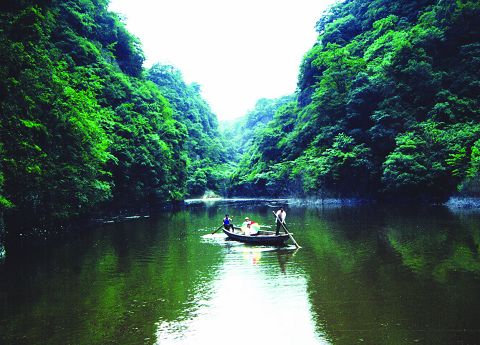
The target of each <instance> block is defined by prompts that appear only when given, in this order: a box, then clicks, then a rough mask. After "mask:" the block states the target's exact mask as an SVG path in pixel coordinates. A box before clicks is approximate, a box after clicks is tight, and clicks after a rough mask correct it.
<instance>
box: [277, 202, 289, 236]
mask: <svg viewBox="0 0 480 345" xmlns="http://www.w3.org/2000/svg"><path fill="white" fill-rule="evenodd" d="M275 215H276V217H275V221H276V223H277V230H276V231H275V235H278V234H279V231H280V227H281V226H282V223H285V218H286V217H287V212H285V210H284V209H283V207H280V209H279V210H278V211H277V213H275ZM285 232H286V231H285Z"/></svg>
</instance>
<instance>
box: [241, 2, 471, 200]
mask: <svg viewBox="0 0 480 345" xmlns="http://www.w3.org/2000/svg"><path fill="white" fill-rule="evenodd" d="M479 19H480V2H479V1H466V0H463V1H460V0H457V1H438V0H422V1H417V0H416V1H413V0H412V1H410V0H408V1H401V2H400V1H392V0H370V1H365V0H346V1H343V2H339V3H337V4H336V5H334V6H333V7H331V8H330V9H329V11H328V12H327V13H325V14H324V15H323V16H322V17H321V18H320V20H319V21H318V22H317V25H316V29H317V31H318V34H319V36H318V41H317V43H316V44H315V45H314V46H313V47H312V48H311V49H310V50H309V51H308V52H307V53H306V54H305V56H304V59H303V62H302V64H301V66H300V72H299V78H298V88H297V92H296V94H295V95H294V97H295V98H294V99H293V100H292V101H291V102H289V103H288V104H284V105H282V106H281V107H280V108H279V109H278V110H276V112H275V113H274V114H271V116H272V118H273V119H272V120H271V121H269V122H268V123H267V124H265V125H263V126H262V127H263V128H261V129H259V130H258V131H256V132H255V133H254V134H253V138H252V139H251V140H250V141H249V142H248V143H249V145H247V147H245V148H244V150H245V154H244V155H243V157H242V159H241V161H242V163H241V164H239V168H238V169H237V171H236V172H235V173H234V175H233V178H232V187H233V188H232V193H234V194H239V195H245V194H248V195H252V194H255V195H298V196H316V197H367V198H387V199H399V198H408V199H416V200H423V201H442V200H445V198H447V197H448V196H450V195H452V194H453V193H457V192H462V193H464V194H468V195H478V194H479V192H480V187H479V181H480V180H479V169H480V140H479V139H480V125H479V121H478V119H479V115H480V107H479V105H480V104H479V95H480V60H479V56H480V21H479Z"/></svg>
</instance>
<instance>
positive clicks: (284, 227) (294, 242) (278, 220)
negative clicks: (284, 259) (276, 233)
mask: <svg viewBox="0 0 480 345" xmlns="http://www.w3.org/2000/svg"><path fill="white" fill-rule="evenodd" d="M272 213H273V214H274V215H275V218H276V219H277V222H280V224H282V227H283V229H284V230H285V232H286V233H287V235H288V236H289V237H290V239H291V240H292V242H293V244H294V245H295V247H297V248H300V246H299V245H298V243H297V241H295V239H294V238H293V236H292V234H291V233H289V232H288V230H287V227H286V226H285V224H283V222H282V221H280V219H279V218H278V216H277V214H276V213H275V211H272Z"/></svg>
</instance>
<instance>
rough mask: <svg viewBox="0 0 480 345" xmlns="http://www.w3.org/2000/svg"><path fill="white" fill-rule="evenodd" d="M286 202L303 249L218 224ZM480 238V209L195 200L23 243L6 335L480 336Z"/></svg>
mask: <svg viewBox="0 0 480 345" xmlns="http://www.w3.org/2000/svg"><path fill="white" fill-rule="evenodd" d="M280 205H285V206H286V210H287V219H286V220H287V224H288V225H289V228H290V230H291V231H292V232H293V233H294V236H295V239H296V240H297V242H298V243H299V244H300V245H301V248H300V249H298V250H296V249H295V247H294V246H293V245H291V244H290V243H289V245H287V246H286V247H281V248H277V247H267V246H249V245H245V244H242V243H238V242H234V241H227V240H226V236H225V235H224V234H223V233H222V232H221V231H218V232H217V233H215V234H213V235H212V234H211V232H212V231H213V230H215V229H216V228H218V226H219V225H220V224H221V221H222V218H223V216H224V215H225V213H229V214H230V215H232V216H234V222H235V223H241V221H242V219H243V218H244V217H245V216H248V217H250V218H251V219H253V220H255V221H256V222H258V223H259V224H261V225H263V226H264V228H265V229H267V228H268V227H270V228H273V225H274V219H273V215H272V210H275V209H276V208H277V207H279V206H280ZM7 250H8V248H7ZM479 250H480V210H478V211H472V210H452V209H449V208H447V207H444V206H435V207H412V208H399V207H391V206H390V207H387V206H378V205H375V206H372V205H370V206H358V205H343V206H342V205H339V204H324V205H316V206H311V205H304V204H301V203H295V202H293V201H288V200H283V201H282V200H220V201H211V202H209V203H204V202H191V203H189V204H188V205H187V206H186V207H185V208H184V209H182V210H180V211H175V212H158V213H157V214H154V215H151V216H150V217H148V218H131V219H126V220H124V221H122V222H113V223H105V224H102V225H98V226H95V227H92V228H89V229H85V230H83V231H80V232H78V233H76V234H75V235H71V236H69V238H68V240H66V239H63V240H50V241H46V242H45V243H42V244H36V245H28V246H25V247H22V248H15V249H12V250H10V251H9V252H8V254H9V255H8V256H7V258H6V260H5V261H4V262H3V263H2V264H0V307H1V309H0V344H2V345H10V344H12V345H13V344H15V345H32V344H35V345H38V344H49V345H68V344H71V345H97V344H98V345H103V344H120V345H121V344H132V345H138V344H145V345H153V344H159V345H160V344H161V345H164V344H199V345H201V344H275V345H282V344H295V345H304V344H307V345H308V344H332V345H352V344H371V345H379V344H432V345H433V344H435V345H452V344H469V345H472V344H480V257H479Z"/></svg>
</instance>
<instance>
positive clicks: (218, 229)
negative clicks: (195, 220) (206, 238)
mask: <svg viewBox="0 0 480 345" xmlns="http://www.w3.org/2000/svg"><path fill="white" fill-rule="evenodd" d="M222 226H223V224H222V225H220V226H219V227H218V229H217V230H215V231H214V232H212V235H213V234H214V233H216V232H217V231H218V230H220V229H221V228H222Z"/></svg>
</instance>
